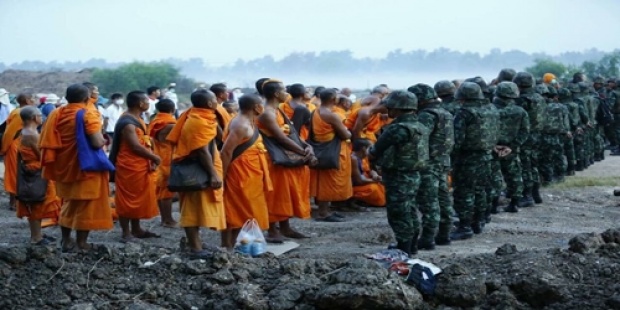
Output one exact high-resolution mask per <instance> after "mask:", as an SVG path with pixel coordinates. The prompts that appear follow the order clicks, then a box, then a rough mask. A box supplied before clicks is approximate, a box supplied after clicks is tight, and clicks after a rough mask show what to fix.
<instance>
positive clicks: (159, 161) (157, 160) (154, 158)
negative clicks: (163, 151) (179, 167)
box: [153, 155, 161, 166]
mask: <svg viewBox="0 0 620 310" xmlns="http://www.w3.org/2000/svg"><path fill="white" fill-rule="evenodd" d="M153 163H154V164H155V166H159V165H160V164H161V157H159V156H157V155H154V156H153Z"/></svg>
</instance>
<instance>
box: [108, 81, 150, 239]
mask: <svg viewBox="0 0 620 310" xmlns="http://www.w3.org/2000/svg"><path fill="white" fill-rule="evenodd" d="M148 108H149V101H148V99H147V97H146V94H145V93H144V92H142V91H132V92H130V93H129V94H127V112H125V113H124V114H123V116H122V117H121V118H120V119H119V120H118V122H117V123H116V127H115V128H114V132H115V133H116V135H117V137H116V139H115V141H114V142H113V147H112V151H111V152H110V161H112V163H113V164H114V165H115V166H116V173H115V176H114V182H115V184H116V195H115V196H114V205H115V206H116V213H117V214H118V218H119V222H120V223H121V229H122V236H121V238H122V240H123V241H124V242H128V241H131V240H132V239H133V238H134V237H135V238H140V239H143V238H158V237H159V236H158V235H157V234H155V233H152V232H150V231H148V230H144V229H142V227H140V220H143V219H150V218H153V217H155V216H157V215H158V213H159V212H158V209H157V197H156V195H155V175H154V171H155V169H156V168H157V166H159V164H160V163H161V158H160V157H159V156H157V155H155V154H154V153H153V151H152V145H151V139H150V137H149V136H148V135H147V134H146V125H145V124H144V121H143V120H142V119H141V118H140V116H141V115H142V113H144V111H146V110H147V109H148ZM130 224H131V226H130Z"/></svg>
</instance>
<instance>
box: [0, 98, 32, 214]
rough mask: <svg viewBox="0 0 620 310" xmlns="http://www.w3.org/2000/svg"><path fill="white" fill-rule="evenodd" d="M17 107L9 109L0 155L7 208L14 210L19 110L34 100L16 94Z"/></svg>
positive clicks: (20, 128)
mask: <svg viewBox="0 0 620 310" xmlns="http://www.w3.org/2000/svg"><path fill="white" fill-rule="evenodd" d="M16 100H17V103H18V104H19V108H17V109H15V110H13V111H11V114H9V117H8V118H7V119H6V129H5V131H4V135H3V136H2V147H1V148H0V155H2V156H4V190H5V191H6V192H7V193H8V194H9V210H11V211H14V210H15V194H16V193H17V150H18V149H19V134H20V131H21V130H22V126H23V123H22V120H21V119H20V117H19V111H20V109H21V108H23V107H26V106H34V104H35V101H34V98H33V97H32V95H30V94H19V95H18V96H17V99H16Z"/></svg>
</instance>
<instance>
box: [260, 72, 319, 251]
mask: <svg viewBox="0 0 620 310" xmlns="http://www.w3.org/2000/svg"><path fill="white" fill-rule="evenodd" d="M262 92H263V95H264V97H265V100H266V102H265V111H264V112H263V113H262V114H261V115H260V116H259V117H258V123H257V125H258V128H259V129H260V131H261V134H262V135H263V137H269V138H272V139H274V140H275V141H277V143H278V147H281V148H283V149H286V150H289V151H292V152H294V153H296V154H298V155H300V156H303V158H304V162H306V163H309V162H311V161H312V160H313V159H314V153H313V151H312V147H310V146H309V145H307V144H304V143H303V142H302V145H300V144H298V143H297V142H296V141H294V140H293V139H291V137H290V136H289V133H290V128H289V127H290V126H289V125H288V124H287V121H286V120H287V119H288V117H287V116H286V115H285V114H284V112H282V111H281V110H280V109H279V108H278V107H279V105H280V103H281V102H284V101H285V100H286V99H287V98H288V93H287V92H286V88H285V87H284V85H283V84H282V82H280V81H278V80H272V79H268V80H266V81H264V83H263V86H262ZM297 134H298V133H297ZM267 155H268V157H267V162H268V164H269V175H270V176H271V180H272V182H273V188H274V191H272V192H269V193H268V194H267V195H266V199H267V206H269V230H268V235H267V242H272V243H282V242H283V240H282V238H283V236H284V237H288V238H296V239H300V238H306V236H305V235H304V234H302V233H300V232H298V231H296V230H295V229H293V228H292V227H291V225H290V222H289V219H290V218H291V217H297V218H301V219H308V218H310V191H309V182H310V180H309V177H310V176H309V175H308V173H307V169H308V168H307V166H305V165H302V166H298V167H285V166H281V165H276V164H275V163H273V161H272V159H271V156H270V155H269V154H267Z"/></svg>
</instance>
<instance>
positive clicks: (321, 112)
mask: <svg viewBox="0 0 620 310" xmlns="http://www.w3.org/2000/svg"><path fill="white" fill-rule="evenodd" d="M337 100H338V94H337V93H336V91H335V90H333V89H325V90H324V91H322V92H321V106H320V107H319V108H317V110H316V111H314V112H313V115H312V119H311V120H310V121H311V122H312V125H311V126H312V132H311V133H310V135H311V136H313V137H314V139H313V140H314V142H317V143H325V142H330V141H332V140H333V139H339V140H340V141H341V142H340V154H339V163H340V167H339V168H338V169H324V170H317V169H311V171H310V196H312V197H314V199H315V202H316V204H317V205H318V206H319V210H318V217H317V218H316V220H317V221H325V222H342V221H344V220H343V219H342V218H341V217H339V216H337V215H336V214H333V213H332V214H330V203H332V202H340V201H345V200H348V199H349V198H351V197H352V196H353V184H352V180H351V148H350V146H349V143H350V141H351V140H350V139H351V133H350V132H349V131H348V130H347V128H346V127H345V126H344V124H343V120H344V115H343V114H339V113H337V112H336V109H335V106H336V102H337Z"/></svg>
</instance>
